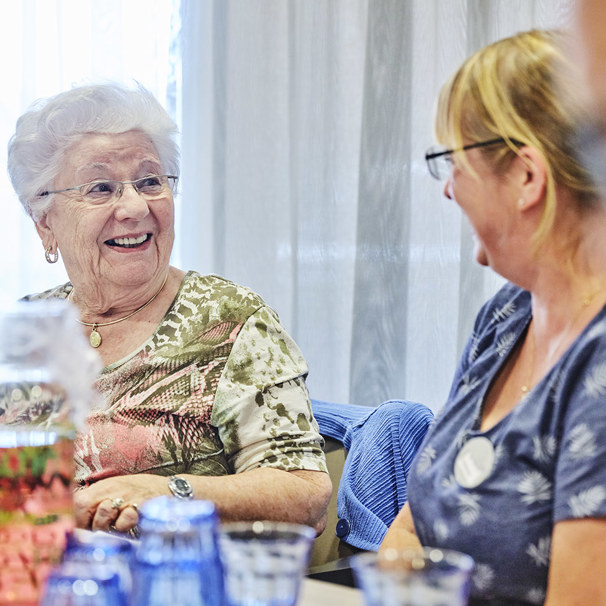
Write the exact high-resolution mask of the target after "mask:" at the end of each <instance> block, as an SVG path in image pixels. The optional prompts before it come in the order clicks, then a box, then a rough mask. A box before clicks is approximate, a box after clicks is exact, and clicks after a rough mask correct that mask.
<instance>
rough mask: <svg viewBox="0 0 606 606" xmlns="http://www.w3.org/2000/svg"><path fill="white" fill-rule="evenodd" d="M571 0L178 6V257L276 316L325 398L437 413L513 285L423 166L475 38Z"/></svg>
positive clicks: (553, 14) (499, 32)
mask: <svg viewBox="0 0 606 606" xmlns="http://www.w3.org/2000/svg"><path fill="white" fill-rule="evenodd" d="M570 5H571V2H570V1H569V0H568V1H564V0H541V1H540V0H534V1H533V0H290V1H289V2H283V1H282V0H255V1H252V2H251V1H249V0H214V1H213V0H206V1H201V2H182V7H181V16H182V29H181V36H180V39H181V43H182V53H183V61H182V70H183V71H182V73H183V80H182V120H183V125H184V130H183V182H182V185H183V187H182V195H183V200H182V204H183V206H182V214H181V218H180V224H179V234H180V239H179V254H180V257H181V259H182V260H183V262H184V264H185V265H187V266H191V267H195V268H196V269H198V270H201V271H212V272H216V273H220V274H222V275H224V276H226V277H229V278H231V279H233V280H235V281H238V282H241V283H243V284H246V285H249V286H250V287H252V288H253V289H255V290H257V291H258V292H259V293H261V294H262V295H263V296H264V297H265V299H266V301H267V302H268V303H269V304H270V305H272V306H273V307H275V309H276V310H277V311H278V312H279V314H280V316H281V318H282V321H283V323H284V324H285V326H286V327H287V328H288V329H289V330H290V331H291V333H292V334H293V335H294V337H295V338H296V340H297V342H298V343H299V345H300V346H301V349H302V350H303V353H304V354H305V356H306V358H307V360H308V362H309V365H310V375H309V386H310V390H311V393H312V395H313V396H314V397H316V398H320V399H328V400H335V401H342V402H355V403H358V404H365V405H374V404H377V403H378V402H380V401H382V400H385V399H388V398H408V399H414V400H418V401H421V402H424V403H426V404H427V405H429V406H430V407H432V408H433V409H435V410H437V409H439V408H440V406H441V405H442V403H443V401H444V399H445V397H446V395H447V392H448V388H449V385H450V380H451V378H452V375H453V372H454V368H455V365H456V362H457V359H458V356H459V354H460V351H461V348H462V346H463V344H464V342H465V340H466V338H467V336H468V334H469V331H470V328H471V323H472V321H473V317H474V316H475V313H476V312H477V310H478V308H479V306H480V305H481V303H482V302H483V301H484V300H485V299H486V298H487V297H488V296H490V295H491V294H492V293H493V292H494V291H495V289H496V288H497V287H498V285H499V284H500V283H501V282H500V280H499V279H498V277H496V276H495V275H494V274H493V273H492V272H491V271H490V270H486V269H481V268H479V267H478V266H476V264H475V262H474V261H473V258H472V250H471V248H472V244H471V240H470V233H469V228H468V226H467V223H466V221H465V220H464V219H463V218H462V215H461V212H460V211H459V209H458V208H457V207H456V206H455V204H453V203H452V202H450V201H448V200H446V199H444V198H443V196H442V192H441V186H440V184H439V183H438V182H436V181H433V180H432V179H431V177H429V175H428V174H427V171H426V168H425V163H424V159H423V155H424V151H425V149H426V148H427V147H428V146H429V145H431V144H432V143H433V140H432V114H433V103H434V99H435V97H436V95H437V92H438V90H439V87H440V85H441V83H442V82H443V81H444V80H445V79H446V77H447V76H448V75H449V74H450V73H451V72H452V71H453V70H454V69H455V68H456V67H457V66H458V65H459V64H460V62H461V61H462V60H463V59H464V58H465V57H466V56H467V55H468V54H469V53H471V52H472V51H474V50H475V49H477V48H479V47H481V46H483V45H485V44H487V43H489V42H491V41H493V40H496V39H498V38H500V37H503V36H506V35H509V34H512V33H514V32H516V31H519V30H524V29H530V28H532V27H552V26H566V25H567V24H568V23H569V21H570V19H571V6H570Z"/></svg>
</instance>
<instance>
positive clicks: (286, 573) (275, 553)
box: [219, 521, 316, 606]
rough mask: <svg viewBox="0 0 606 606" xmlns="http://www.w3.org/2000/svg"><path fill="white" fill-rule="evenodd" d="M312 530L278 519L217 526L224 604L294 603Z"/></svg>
mask: <svg viewBox="0 0 606 606" xmlns="http://www.w3.org/2000/svg"><path fill="white" fill-rule="evenodd" d="M315 536H316V535H315V532H314V530H313V529H312V528H310V527H309V526H303V525H300V524H287V523H281V522H263V521H257V522H234V523H230V524H224V525H223V526H221V528H220V529H219V547H220V549H221V558H222V560H223V568H224V571H225V593H226V597H227V604H228V606H294V605H295V604H296V601H297V596H298V595H299V588H300V585H301V581H302V579H303V576H304V575H305V570H306V568H307V563H308V560H309V553H310V549H311V545H312V542H313V540H314V538H315Z"/></svg>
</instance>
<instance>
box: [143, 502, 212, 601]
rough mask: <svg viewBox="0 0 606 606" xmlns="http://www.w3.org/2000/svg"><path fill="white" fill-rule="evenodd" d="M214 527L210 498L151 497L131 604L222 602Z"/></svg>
mask: <svg viewBox="0 0 606 606" xmlns="http://www.w3.org/2000/svg"><path fill="white" fill-rule="evenodd" d="M217 525H218V517H217V513H216V510H215V506H214V504H213V503H211V502H210V501H200V500H182V499H177V498H174V497H156V498H155V499H151V500H149V501H147V502H146V503H144V504H143V505H142V506H141V508H140V517H139V529H140V531H141V537H140V540H139V543H138V545H137V547H136V549H135V557H134V563H133V593H132V598H131V606H176V605H177V604H178V605H179V606H222V605H223V569H222V566H221V560H220V556H219V550H218V543H217Z"/></svg>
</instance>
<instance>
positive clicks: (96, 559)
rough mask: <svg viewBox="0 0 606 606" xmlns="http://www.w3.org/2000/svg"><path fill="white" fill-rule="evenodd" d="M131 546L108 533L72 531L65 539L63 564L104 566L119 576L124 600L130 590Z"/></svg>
mask: <svg viewBox="0 0 606 606" xmlns="http://www.w3.org/2000/svg"><path fill="white" fill-rule="evenodd" d="M133 555H134V543H133V542H132V541H130V540H128V539H124V538H121V537H118V536H115V535H111V534H108V533H107V532H102V531H97V532H91V531H88V530H80V529H75V530H74V531H73V532H72V533H71V534H69V535H68V537H67V544H66V547H65V551H64V553H63V562H68V561H69V562H86V563H88V564H90V565H91V566H97V567H101V566H105V567H106V568H107V569H108V570H110V571H111V572H113V573H115V574H117V575H118V578H119V581H120V588H121V590H122V592H123V594H124V596H125V599H126V601H127V602H128V601H129V600H130V594H131V589H132V573H131V566H132V560H133Z"/></svg>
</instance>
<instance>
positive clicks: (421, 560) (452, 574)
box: [350, 547, 474, 606]
mask: <svg viewBox="0 0 606 606" xmlns="http://www.w3.org/2000/svg"><path fill="white" fill-rule="evenodd" d="M350 563H351V566H352V569H353V572H354V578H355V580H356V584H357V585H358V587H359V588H360V589H361V590H362V592H363V594H364V601H365V603H366V606H465V605H466V604H467V600H468V597H469V583H470V575H471V572H472V570H473V565H474V563H473V560H472V558H471V557H470V556H468V555H465V554H463V553H459V552H456V551H449V550H444V549H436V548H432V547H425V548H422V549H408V550H394V549H388V550H386V551H384V552H379V553H363V554H358V555H355V556H353V557H351V558H350Z"/></svg>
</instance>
